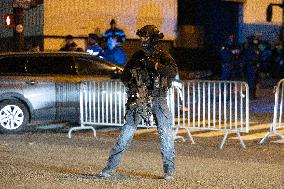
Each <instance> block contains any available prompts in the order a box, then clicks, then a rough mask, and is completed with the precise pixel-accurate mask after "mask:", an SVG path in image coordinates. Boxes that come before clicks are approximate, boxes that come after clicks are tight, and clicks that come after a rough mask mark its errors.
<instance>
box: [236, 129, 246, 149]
mask: <svg viewBox="0 0 284 189" xmlns="http://www.w3.org/2000/svg"><path fill="white" fill-rule="evenodd" d="M237 135H238V138H239V140H240V143H241V145H242V147H243V148H246V145H245V143H244V141H243V139H242V138H241V134H240V132H237Z"/></svg>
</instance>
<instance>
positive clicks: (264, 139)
mask: <svg viewBox="0 0 284 189" xmlns="http://www.w3.org/2000/svg"><path fill="white" fill-rule="evenodd" d="M270 135H276V136H278V137H279V138H281V140H284V136H283V135H282V134H280V133H278V132H275V131H272V132H268V133H266V135H265V136H264V137H263V139H261V141H260V142H259V144H263V143H264V142H265V141H266V140H267V139H268V137H269V136H270Z"/></svg>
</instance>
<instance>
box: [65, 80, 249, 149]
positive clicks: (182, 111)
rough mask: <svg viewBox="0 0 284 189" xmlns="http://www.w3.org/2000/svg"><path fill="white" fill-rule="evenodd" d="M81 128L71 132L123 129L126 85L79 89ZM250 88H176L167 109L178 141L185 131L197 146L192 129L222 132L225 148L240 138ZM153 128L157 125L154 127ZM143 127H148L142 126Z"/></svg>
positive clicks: (196, 84) (216, 84) (229, 84)
mask: <svg viewBox="0 0 284 189" xmlns="http://www.w3.org/2000/svg"><path fill="white" fill-rule="evenodd" d="M80 88H81V89H80V116H81V117H80V120H81V126H80V127H73V128H71V129H70V130H69V137H71V132H72V131H74V130H81V129H92V130H93V131H94V135H96V133H95V130H94V128H93V127H90V126H86V125H99V126H122V125H123V124H124V114H125V102H126V93H125V87H124V85H123V84H122V83H121V82H119V81H115V80H111V81H109V80H108V81H86V82H84V83H82V84H81V87H80ZM248 96H249V94H248V86H247V84H246V83H244V82H237V81H236V82H235V81H201V80H192V81H185V82H183V83H182V84H180V86H179V87H177V85H174V87H172V88H171V89H170V90H169V92H168V97H167V100H168V105H169V108H170V110H171V112H172V115H173V117H174V119H173V125H174V127H173V129H174V135H175V138H182V139H184V138H183V137H181V136H178V131H179V129H186V132H187V135H188V137H189V139H190V140H191V141H192V143H194V140H193V138H192V135H191V133H190V129H194V130H196V129H198V130H221V131H224V132H225V134H224V138H223V140H222V143H221V146H220V148H223V145H224V143H225V140H226V139H227V137H228V134H229V132H233V133H236V134H237V135H238V138H239V140H240V142H241V145H242V146H243V147H245V144H244V142H243V141H242V139H241V137H240V133H241V132H246V133H247V132H248V131H249V101H248ZM151 126H154V124H151ZM140 127H149V126H146V125H144V124H143V123H142V124H141V125H140Z"/></svg>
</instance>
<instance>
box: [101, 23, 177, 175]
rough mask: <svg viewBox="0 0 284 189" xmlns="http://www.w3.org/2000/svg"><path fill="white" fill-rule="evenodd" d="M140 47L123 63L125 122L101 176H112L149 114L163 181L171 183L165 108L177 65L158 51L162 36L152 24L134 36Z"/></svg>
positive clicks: (171, 153) (169, 124)
mask: <svg viewBox="0 0 284 189" xmlns="http://www.w3.org/2000/svg"><path fill="white" fill-rule="evenodd" d="M136 34H137V35H138V36H139V37H140V38H141V42H142V48H141V50H139V51H138V52H136V53H134V55H133V56H132V58H131V59H130V61H129V62H128V63H127V64H126V66H125V68H124V71H123V73H122V77H121V80H122V82H123V83H124V85H125V86H126V88H127V96H128V98H127V99H128V100H127V103H126V109H127V111H126V115H125V119H126V123H125V125H124V126H123V127H122V130H121V134H120V136H119V138H118V141H117V143H116V144H115V146H114V147H113V149H112V150H111V152H110V156H109V159H108V161H107V165H106V167H105V168H104V169H103V170H102V171H101V173H100V174H99V175H100V176H101V177H110V176H112V174H113V172H114V170H115V169H116V168H117V167H118V165H119V163H120V161H121V158H122V155H123V153H124V152H125V150H126V149H127V147H128V146H129V144H130V142H131V140H132V138H133V135H134V133H135V131H136V129H137V125H138V124H139V123H140V122H141V120H142V119H143V120H144V121H145V122H146V124H147V123H149V120H150V117H151V115H153V118H154V121H155V123H156V126H157V130H158V134H159V137H160V144H161V153H162V159H163V169H164V178H165V179H166V180H170V179H172V177H173V174H174V171H175V152H174V140H173V132H172V119H173V118H172V115H171V113H170V111H169V109H168V106H167V100H166V96H167V90H168V89H169V88H170V87H171V83H172V81H173V79H174V78H175V76H176V75H177V66H176V63H175V61H174V59H173V58H172V57H171V55H170V54H169V53H167V52H165V51H162V50H160V49H158V48H157V43H158V41H159V40H161V39H162V38H163V37H164V35H163V34H162V33H160V31H159V30H158V28H157V27H156V26H154V25H146V26H144V27H142V28H141V29H139V30H138V31H137V33H136Z"/></svg>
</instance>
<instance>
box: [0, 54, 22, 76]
mask: <svg viewBox="0 0 284 189" xmlns="http://www.w3.org/2000/svg"><path fill="white" fill-rule="evenodd" d="M26 73H27V59H26V57H0V74H1V75H6V74H8V75H14V74H17V75H18V74H19V75H22V74H26Z"/></svg>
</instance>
